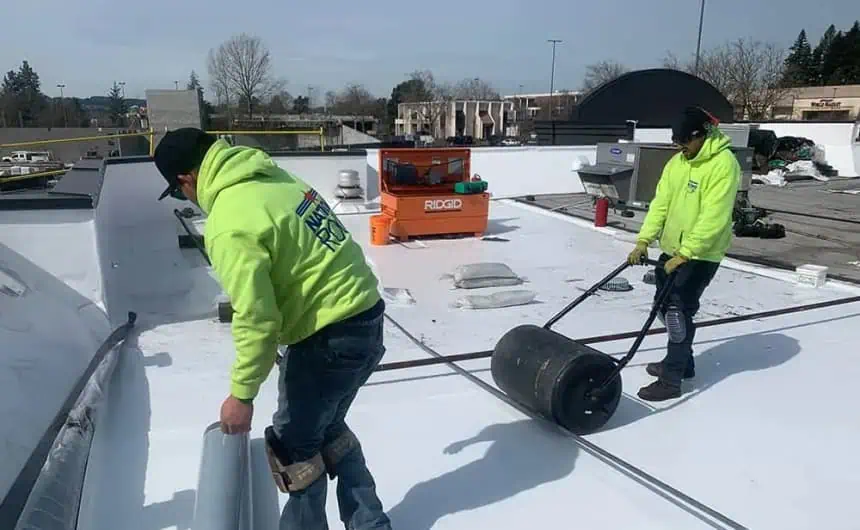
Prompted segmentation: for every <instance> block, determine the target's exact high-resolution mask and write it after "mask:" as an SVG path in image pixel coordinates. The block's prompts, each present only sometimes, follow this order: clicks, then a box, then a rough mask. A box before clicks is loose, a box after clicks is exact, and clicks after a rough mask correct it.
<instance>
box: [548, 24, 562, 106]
mask: <svg viewBox="0 0 860 530" xmlns="http://www.w3.org/2000/svg"><path fill="white" fill-rule="evenodd" d="M546 41H547V42H551V43H552V69H551V70H550V74H549V119H550V120H552V115H553V106H554V105H553V97H552V90H553V83H554V82H555V45H556V44H558V43H560V42H562V40H561V39H547V40H546Z"/></svg>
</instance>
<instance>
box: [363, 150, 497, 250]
mask: <svg viewBox="0 0 860 530" xmlns="http://www.w3.org/2000/svg"><path fill="white" fill-rule="evenodd" d="M470 154H471V151H470V150H469V149H456V148H452V149H423V148H419V149H380V150H379V190H380V196H381V202H382V214H383V215H386V216H388V217H390V218H391V225H390V233H391V235H392V236H393V237H395V238H397V239H400V240H406V239H409V238H410V237H415V236H427V235H445V234H469V235H474V236H481V235H482V234H483V233H484V232H485V231H486V230H487V218H488V216H489V213H490V194H489V193H486V192H482V193H455V191H454V186H455V184H457V183H458V182H469V181H470V180H471V177H470V175H471V172H470Z"/></svg>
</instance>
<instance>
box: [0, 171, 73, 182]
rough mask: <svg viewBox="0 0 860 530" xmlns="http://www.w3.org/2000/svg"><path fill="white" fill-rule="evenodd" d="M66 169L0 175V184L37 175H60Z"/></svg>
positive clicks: (37, 176) (32, 177)
mask: <svg viewBox="0 0 860 530" xmlns="http://www.w3.org/2000/svg"><path fill="white" fill-rule="evenodd" d="M66 171H68V169H53V170H51V171H41V172H39V173H27V174H26V175H15V176H14V177H0V184H5V183H7V182H15V181H17V180H28V179H36V178H39V177H50V176H53V175H61V174H63V173H65V172H66Z"/></svg>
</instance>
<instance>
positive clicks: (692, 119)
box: [672, 107, 719, 144]
mask: <svg viewBox="0 0 860 530" xmlns="http://www.w3.org/2000/svg"><path fill="white" fill-rule="evenodd" d="M717 124H719V120H718V119H717V118H715V117H714V116H713V115H712V114H711V113H709V112H708V111H706V110H704V109H703V108H701V107H687V108H686V109H684V112H683V113H682V114H681V116H680V117H679V118H678V120H677V121H676V122H675V123H674V124H673V125H672V141H673V142H675V143H676V144H685V143H687V142H689V141H690V140H693V139H695V138H699V137H702V136H705V135H706V134H707V133H708V128H709V127H710V126H716V125H717Z"/></svg>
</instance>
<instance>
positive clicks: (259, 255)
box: [154, 128, 391, 530]
mask: <svg viewBox="0 0 860 530" xmlns="http://www.w3.org/2000/svg"><path fill="white" fill-rule="evenodd" d="M154 158H155V165H156V167H158V170H159V171H160V172H161V174H162V175H163V176H164V178H165V180H167V183H168V186H167V189H166V190H164V193H162V194H161V197H159V200H161V199H164V198H165V197H167V196H168V195H169V196H172V197H174V198H176V199H179V200H186V199H187V200H190V201H192V202H193V203H195V204H197V205H198V206H199V207H200V208H201V209H202V210H203V211H204V212H206V213H207V214H208V217H207V220H206V234H205V245H206V252H207V254H208V255H209V259H210V260H211V262H212V267H213V269H214V270H215V274H216V275H217V277H218V279H219V281H220V283H221V284H222V286H223V287H224V290H225V291H226V293H227V295H228V297H229V298H230V303H231V305H232V307H233V310H234V315H233V324H232V331H233V342H234V344H235V347H236V360H235V362H234V363H233V369H232V372H231V384H230V393H229V395H228V396H227V398H226V399H225V400H224V403H223V404H222V405H221V428H222V430H223V431H224V432H225V433H227V434H237V433H243V432H248V431H250V429H251V418H252V416H253V412H254V408H253V401H254V398H255V397H256V396H257V393H258V391H259V388H260V385H261V384H262V383H263V381H265V379H266V377H267V376H268V375H269V372H270V371H271V370H272V368H273V366H274V364H275V359H276V356H277V348H278V345H279V344H284V345H287V346H288V350H287V354H286V355H285V357H284V358H283V359H282V360H281V361H280V363H279V364H280V373H279V375H278V406H277V411H276V412H275V414H274V417H273V419H272V423H273V425H272V426H270V427H267V428H266V431H265V438H266V449H267V453H268V456H269V464H270V465H271V467H272V473H273V476H274V478H275V482H276V483H277V484H278V487H279V488H280V489H281V491H282V492H284V493H289V495H290V498H289V500H288V501H287V505H286V506H285V507H284V511H283V514H282V515H281V529H282V530H323V529H327V528H328V525H327V523H326V512H325V499H326V488H327V485H328V483H327V478H326V473H328V475H329V476H330V477H331V478H335V477H337V479H338V485H337V499H338V505H339V507H340V517H341V520H342V521H343V523H344V525H345V526H346V527H347V528H349V529H351V530H368V529H371V528H374V529H388V530H390V528H391V525H390V522H389V519H388V516H386V515H385V512H384V511H383V509H382V503H381V502H380V500H379V498H378V497H377V495H376V484H375V483H374V480H373V477H372V476H371V474H370V471H369V470H368V468H367V465H366V463H365V460H364V454H363V453H362V450H361V445H360V444H359V442H358V439H357V438H356V437H355V435H354V434H353V432H352V431H351V430H350V429H349V427H347V425H346V422H345V417H346V414H347V411H348V410H349V408H350V405H351V404H352V402H353V400H354V399H355V396H356V393H357V392H358V390H359V388H360V387H361V386H362V385H363V384H364V383H365V382H366V381H367V379H368V377H370V374H371V373H372V372H373V370H374V368H375V367H376V365H377V364H378V363H379V361H380V359H381V358H382V356H383V354H384V352H385V346H384V345H383V341H382V325H383V320H382V318H383V313H384V311H385V303H384V302H383V300H382V298H381V297H380V295H379V291H378V289H377V279H376V276H375V275H374V274H373V272H372V271H371V269H370V267H369V266H368V264H367V262H366V261H365V258H364V254H363V253H362V251H361V247H360V246H359V245H358V243H356V242H355V241H354V240H353V239H352V236H351V235H350V234H349V232H348V231H347V230H346V228H344V226H343V225H342V224H341V222H340V220H339V219H338V218H337V216H336V215H335V214H334V212H332V210H331V208H329V206H328V204H326V202H325V201H324V200H323V198H322V197H320V195H319V194H318V193H317V192H316V190H314V189H313V188H311V187H310V186H308V185H307V184H306V183H305V182H303V181H302V180H300V179H299V178H297V177H295V176H294V175H292V174H290V173H288V172H287V171H285V170H283V169H281V168H280V167H278V165H277V164H276V163H275V162H274V161H273V160H272V159H271V158H269V156H268V155H267V154H266V153H264V152H262V151H260V150H258V149H252V148H250V147H239V146H237V147H231V146H230V145H229V144H227V142H225V141H224V140H216V138H215V137H213V136H212V135H209V134H207V133H205V132H203V131H201V130H199V129H194V128H186V129H178V130H175V131H171V132H169V133H167V134H166V135H165V136H164V139H162V140H161V142H160V143H159V144H158V147H157V148H156V150H155V156H154Z"/></svg>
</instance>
